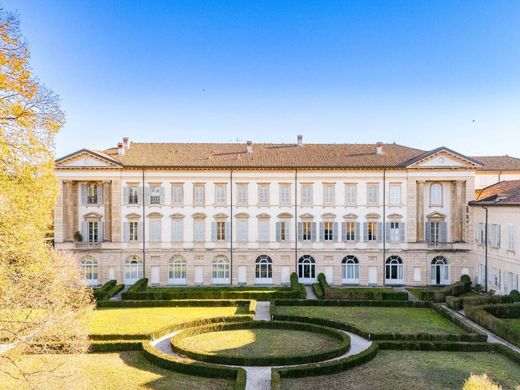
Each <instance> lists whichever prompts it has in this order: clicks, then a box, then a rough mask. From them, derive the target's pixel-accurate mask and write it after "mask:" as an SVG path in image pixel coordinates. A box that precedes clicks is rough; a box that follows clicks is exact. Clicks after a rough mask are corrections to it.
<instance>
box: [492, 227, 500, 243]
mask: <svg viewBox="0 0 520 390" xmlns="http://www.w3.org/2000/svg"><path fill="white" fill-rule="evenodd" d="M500 228H501V226H500V225H498V224H493V225H491V246H492V247H493V248H500V230H501V229H500Z"/></svg>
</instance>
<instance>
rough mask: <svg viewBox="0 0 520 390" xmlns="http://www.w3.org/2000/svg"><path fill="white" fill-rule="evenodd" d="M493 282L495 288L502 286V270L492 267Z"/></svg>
mask: <svg viewBox="0 0 520 390" xmlns="http://www.w3.org/2000/svg"><path fill="white" fill-rule="evenodd" d="M493 284H494V285H495V287H496V289H497V290H500V289H501V288H502V271H501V270H499V269H496V268H494V269H493Z"/></svg>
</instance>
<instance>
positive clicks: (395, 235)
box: [390, 222, 401, 242]
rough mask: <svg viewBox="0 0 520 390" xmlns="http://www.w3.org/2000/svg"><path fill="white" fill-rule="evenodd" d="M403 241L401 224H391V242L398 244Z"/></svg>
mask: <svg viewBox="0 0 520 390" xmlns="http://www.w3.org/2000/svg"><path fill="white" fill-rule="evenodd" d="M400 240H401V230H400V226H399V222H390V241H393V242H397V241H400Z"/></svg>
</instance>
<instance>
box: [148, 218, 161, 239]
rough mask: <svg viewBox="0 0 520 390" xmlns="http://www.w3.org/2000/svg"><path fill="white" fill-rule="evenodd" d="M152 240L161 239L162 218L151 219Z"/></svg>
mask: <svg viewBox="0 0 520 390" xmlns="http://www.w3.org/2000/svg"><path fill="white" fill-rule="evenodd" d="M150 241H152V242H160V241H161V221H160V220H152V221H150Z"/></svg>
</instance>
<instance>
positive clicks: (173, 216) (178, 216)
mask: <svg viewBox="0 0 520 390" xmlns="http://www.w3.org/2000/svg"><path fill="white" fill-rule="evenodd" d="M184 217H185V215H184V214H181V213H173V214H172V215H170V218H173V219H182V218H184Z"/></svg>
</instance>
